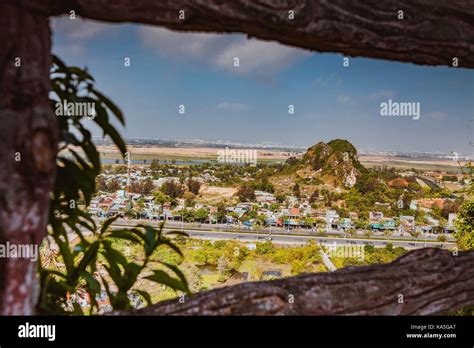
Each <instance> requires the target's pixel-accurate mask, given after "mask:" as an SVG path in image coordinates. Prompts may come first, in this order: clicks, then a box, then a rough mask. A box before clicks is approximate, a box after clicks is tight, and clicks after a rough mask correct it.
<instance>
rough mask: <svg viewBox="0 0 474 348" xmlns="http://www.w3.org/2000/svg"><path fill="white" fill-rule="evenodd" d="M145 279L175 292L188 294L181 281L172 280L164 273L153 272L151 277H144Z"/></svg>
mask: <svg viewBox="0 0 474 348" xmlns="http://www.w3.org/2000/svg"><path fill="white" fill-rule="evenodd" d="M145 279H148V280H151V281H154V282H155V283H158V284H163V285H166V286H167V287H169V288H171V289H173V290H175V291H177V290H179V291H183V292H186V293H187V292H189V290H188V287H187V286H186V284H184V283H183V282H182V281H181V280H179V279H175V278H172V277H170V276H169V275H168V273H166V272H164V271H158V270H154V271H153V274H152V275H149V276H147V277H145Z"/></svg>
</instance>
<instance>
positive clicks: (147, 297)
mask: <svg viewBox="0 0 474 348" xmlns="http://www.w3.org/2000/svg"><path fill="white" fill-rule="evenodd" d="M134 292H136V293H137V294H139V295H140V296H141V297H142V298H143V299H144V300H145V301H146V304H147V305H148V306H151V305H152V304H153V302H152V301H151V296H150V294H149V293H148V292H146V291H143V290H134Z"/></svg>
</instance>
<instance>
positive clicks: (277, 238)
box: [113, 222, 455, 249]
mask: <svg viewBox="0 0 474 348" xmlns="http://www.w3.org/2000/svg"><path fill="white" fill-rule="evenodd" d="M123 227H130V225H129V224H124V223H122V222H116V223H114V224H113V228H123ZM176 230H181V229H179V228H169V227H166V225H165V228H164V231H165V232H173V231H176ZM184 232H186V233H187V234H188V235H189V236H190V237H192V238H199V239H209V240H237V241H241V242H264V241H266V240H269V238H271V240H272V242H273V243H275V244H291V245H304V244H306V243H307V242H308V241H310V240H315V241H317V242H318V243H324V244H328V245H332V244H334V243H336V245H365V244H370V245H374V246H376V247H384V246H386V245H387V244H388V243H391V244H393V246H400V247H404V248H407V249H416V248H424V247H443V248H450V247H454V245H455V244H454V243H443V244H441V243H439V242H435V241H427V242H426V243H425V242H424V241H400V240H388V239H384V240H380V239H367V238H340V237H329V236H328V237H320V236H314V235H312V236H308V235H292V234H290V235H287V234H276V233H272V234H271V235H270V234H268V233H260V232H255V231H248V232H232V231H220V230H211V229H209V230H203V229H192V228H184Z"/></svg>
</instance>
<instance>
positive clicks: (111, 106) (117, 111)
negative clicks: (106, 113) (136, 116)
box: [91, 89, 125, 126]
mask: <svg viewBox="0 0 474 348" xmlns="http://www.w3.org/2000/svg"><path fill="white" fill-rule="evenodd" d="M91 92H92V93H93V94H95V95H96V96H97V97H98V98H99V100H100V101H101V102H103V103H104V104H105V105H106V106H107V107H108V108H109V109H110V111H112V112H113V113H114V114H115V116H116V117H117V119H118V120H119V121H120V123H121V124H122V125H123V126H125V118H124V117H123V113H122V111H121V110H120V109H119V107H118V106H117V105H115V104H114V103H113V102H112V101H111V100H110V99H109V98H107V97H106V96H105V95H103V94H102V93H100V92H99V91H97V90H95V89H91Z"/></svg>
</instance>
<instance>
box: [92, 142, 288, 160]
mask: <svg viewBox="0 0 474 348" xmlns="http://www.w3.org/2000/svg"><path fill="white" fill-rule="evenodd" d="M127 148H128V151H129V152H130V153H131V155H132V157H133V155H156V156H164V157H172V156H176V157H217V156H218V154H219V153H218V151H219V150H223V149H216V148H207V147H182V148H176V147H156V146H153V147H138V146H133V145H128V147H127ZM97 149H98V151H99V152H100V153H101V154H118V150H117V148H116V147H115V146H98V147H97ZM249 150H250V149H249ZM257 156H258V157H260V158H262V159H264V158H265V159H282V160H285V159H287V158H288V157H291V156H295V153H290V152H287V151H278V150H258V153H257Z"/></svg>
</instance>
